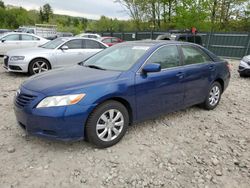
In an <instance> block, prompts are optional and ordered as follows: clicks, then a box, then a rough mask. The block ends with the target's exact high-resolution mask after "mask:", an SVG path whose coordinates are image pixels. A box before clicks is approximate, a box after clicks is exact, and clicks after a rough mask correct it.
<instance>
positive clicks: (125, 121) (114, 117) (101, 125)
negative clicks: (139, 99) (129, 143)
mask: <svg viewBox="0 0 250 188" xmlns="http://www.w3.org/2000/svg"><path fill="white" fill-rule="evenodd" d="M128 125H129V114H128V110H127V109H126V107H125V106H124V105H122V104H121V103H119V102H117V101H113V100H110V101H107V102H104V103H102V104H100V105H99V106H98V107H97V108H96V109H95V110H94V111H93V112H92V113H91V114H90V116H89V118H88V120H87V123H86V127H85V133H86V134H85V136H86V140H87V141H89V142H90V143H92V144H93V145H95V146H96V147H98V148H106V147H110V146H113V145H115V144H116V143H118V142H119V141H120V140H121V139H122V137H123V136H124V135H125V133H126V131H127V128H128Z"/></svg>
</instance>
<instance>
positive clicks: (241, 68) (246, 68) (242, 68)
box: [238, 61, 250, 76]
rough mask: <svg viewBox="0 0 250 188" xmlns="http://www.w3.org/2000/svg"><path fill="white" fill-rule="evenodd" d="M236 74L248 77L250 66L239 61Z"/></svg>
mask: <svg viewBox="0 0 250 188" xmlns="http://www.w3.org/2000/svg"><path fill="white" fill-rule="evenodd" d="M238 72H239V73H240V74H241V75H246V76H250V65H249V64H248V63H246V62H244V61H241V62H240V65H239V68H238Z"/></svg>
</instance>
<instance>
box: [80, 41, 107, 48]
mask: <svg viewBox="0 0 250 188" xmlns="http://www.w3.org/2000/svg"><path fill="white" fill-rule="evenodd" d="M84 43H85V48H86V49H101V48H103V46H101V45H100V43H99V42H97V41H94V40H85V41H84Z"/></svg>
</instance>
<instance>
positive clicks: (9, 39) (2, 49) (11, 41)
mask: <svg viewBox="0 0 250 188" xmlns="http://www.w3.org/2000/svg"><path fill="white" fill-rule="evenodd" d="M48 41H49V40H47V39H45V38H42V37H39V36H37V35H34V34H29V33H6V34H3V35H1V36H0V57H3V56H4V55H5V54H6V53H7V52H8V51H10V50H14V49H23V48H32V47H37V46H40V45H43V44H45V43H47V42H48Z"/></svg>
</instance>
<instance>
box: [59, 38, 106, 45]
mask: <svg viewBox="0 0 250 188" xmlns="http://www.w3.org/2000/svg"><path fill="white" fill-rule="evenodd" d="M59 38H61V39H63V40H64V41H65V42H67V41H69V40H73V39H81V40H83V39H84V40H93V41H96V42H99V43H101V44H102V45H104V46H106V47H108V46H107V45H106V44H104V43H103V42H101V41H99V40H97V39H94V38H84V37H58V38H57V39H59Z"/></svg>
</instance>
